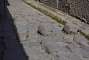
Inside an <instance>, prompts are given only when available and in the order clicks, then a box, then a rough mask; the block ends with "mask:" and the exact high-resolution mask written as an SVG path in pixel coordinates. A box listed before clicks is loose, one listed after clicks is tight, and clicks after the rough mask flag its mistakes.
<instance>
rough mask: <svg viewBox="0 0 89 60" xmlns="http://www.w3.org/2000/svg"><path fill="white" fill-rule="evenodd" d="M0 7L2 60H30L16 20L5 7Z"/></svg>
mask: <svg viewBox="0 0 89 60" xmlns="http://www.w3.org/2000/svg"><path fill="white" fill-rule="evenodd" d="M0 1H1V0H0ZM0 6H1V7H0V9H1V10H0V11H1V12H0V60H28V56H27V55H26V53H25V51H24V48H23V46H22V44H21V43H20V40H19V37H18V34H17V30H16V26H15V25H14V22H13V21H14V19H13V18H12V16H11V14H10V12H9V10H8V8H7V7H6V6H5V5H4V6H2V5H0Z"/></svg>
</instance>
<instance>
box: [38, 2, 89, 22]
mask: <svg viewBox="0 0 89 60" xmlns="http://www.w3.org/2000/svg"><path fill="white" fill-rule="evenodd" d="M39 1H40V2H42V3H45V4H46V5H48V6H51V7H53V8H57V9H59V10H62V11H64V12H66V13H69V14H70V15H72V16H75V17H77V18H79V19H81V20H84V21H85V20H87V22H89V0H58V6H57V0H39Z"/></svg>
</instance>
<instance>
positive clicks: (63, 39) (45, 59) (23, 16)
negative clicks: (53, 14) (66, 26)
mask: <svg viewBox="0 0 89 60" xmlns="http://www.w3.org/2000/svg"><path fill="white" fill-rule="evenodd" d="M9 2H10V6H9V7H8V9H9V11H10V13H11V15H12V16H13V21H14V23H15V25H16V27H17V31H18V34H19V38H20V42H21V43H22V44H23V46H24V49H25V51H26V54H27V55H28V56H29V60H89V44H88V43H89V42H88V40H87V39H85V38H84V37H83V36H82V35H80V34H77V35H66V34H65V33H63V32H62V31H61V30H62V27H61V26H59V25H58V23H57V22H55V21H54V20H52V19H51V18H50V17H48V16H45V15H44V14H42V13H40V12H39V11H37V10H35V9H33V8H32V7H30V6H28V5H26V4H25V3H24V2H23V1H22V0H9ZM38 31H39V32H38Z"/></svg>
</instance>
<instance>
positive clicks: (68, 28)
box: [63, 23, 78, 34]
mask: <svg viewBox="0 0 89 60" xmlns="http://www.w3.org/2000/svg"><path fill="white" fill-rule="evenodd" d="M63 31H64V32H65V33H67V34H70V33H77V32H78V27H77V26H76V25H74V24H71V23H66V24H65V25H64V28H63Z"/></svg>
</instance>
